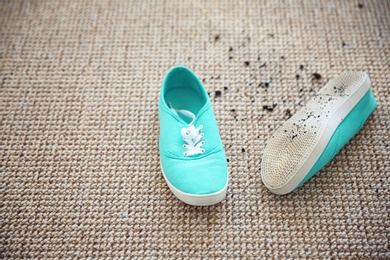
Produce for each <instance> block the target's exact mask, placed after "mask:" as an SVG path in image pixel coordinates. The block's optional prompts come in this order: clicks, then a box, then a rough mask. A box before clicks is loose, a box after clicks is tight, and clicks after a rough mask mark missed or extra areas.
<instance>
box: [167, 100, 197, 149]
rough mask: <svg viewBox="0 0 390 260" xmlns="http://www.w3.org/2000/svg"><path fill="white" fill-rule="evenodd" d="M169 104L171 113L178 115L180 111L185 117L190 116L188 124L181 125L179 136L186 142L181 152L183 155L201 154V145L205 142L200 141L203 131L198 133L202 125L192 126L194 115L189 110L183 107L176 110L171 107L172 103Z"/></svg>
mask: <svg viewBox="0 0 390 260" xmlns="http://www.w3.org/2000/svg"><path fill="white" fill-rule="evenodd" d="M170 106H171V110H172V111H173V113H175V115H178V113H180V114H182V115H184V116H186V117H189V118H192V121H191V123H189V124H188V127H183V128H182V129H181V136H182V138H183V140H184V141H185V142H186V144H183V147H184V148H185V149H187V150H186V151H185V152H183V154H184V156H191V155H196V154H203V153H204V152H205V149H204V148H202V147H201V146H203V145H204V143H205V142H204V141H201V139H202V138H203V137H204V133H200V130H202V129H203V126H202V125H199V126H198V127H195V126H194V121H195V118H196V117H195V115H194V114H193V113H191V112H190V111H188V110H184V109H180V110H176V109H174V108H173V107H172V105H170Z"/></svg>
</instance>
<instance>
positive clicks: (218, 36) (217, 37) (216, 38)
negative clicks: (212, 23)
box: [214, 34, 221, 42]
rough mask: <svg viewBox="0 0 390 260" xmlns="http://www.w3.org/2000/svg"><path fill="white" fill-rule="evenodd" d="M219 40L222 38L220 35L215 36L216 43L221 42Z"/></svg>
mask: <svg viewBox="0 0 390 260" xmlns="http://www.w3.org/2000/svg"><path fill="white" fill-rule="evenodd" d="M219 38H221V36H220V35H219V34H217V35H215V36H214V41H215V42H217V41H219Z"/></svg>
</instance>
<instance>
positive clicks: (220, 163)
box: [159, 66, 228, 194]
mask: <svg viewBox="0 0 390 260" xmlns="http://www.w3.org/2000/svg"><path fill="white" fill-rule="evenodd" d="M172 108H174V109H176V110H187V111H190V112H192V113H193V114H194V115H195V120H194V121H193V125H194V126H195V127H198V126H200V125H202V126H203V129H201V133H203V134H204V136H203V137H202V139H201V140H202V141H204V145H203V146H202V148H203V149H204V153H201V154H195V155H191V156H185V155H184V152H185V151H186V149H185V148H184V147H183V145H184V144H185V142H184V141H183V137H182V134H181V131H182V129H183V128H186V127H188V126H189V124H190V122H191V118H188V117H187V116H185V115H182V114H180V113H175V112H174V111H173V109H172ZM159 119H160V139H159V149H160V161H161V166H162V168H163V171H164V174H165V177H166V179H167V180H168V181H169V182H170V183H171V184H172V185H173V186H174V187H175V188H176V189H178V190H180V191H182V192H185V193H189V194H210V193H214V192H218V191H220V190H221V189H222V188H224V187H225V185H226V184H227V179H228V175H227V162H226V156H225V152H224V149H223V146H222V141H221V138H220V135H219V132H218V127H217V123H216V120H215V117H214V113H213V110H212V106H211V103H210V99H209V97H208V94H207V92H206V90H205V89H204V87H203V84H202V82H201V81H200V80H199V79H198V78H197V77H196V75H195V74H194V73H193V72H192V71H191V70H189V69H188V68H186V67H184V66H176V67H173V68H172V69H171V70H170V71H169V72H168V73H167V75H166V77H165V79H164V82H163V85H162V88H161V93H160V100H159Z"/></svg>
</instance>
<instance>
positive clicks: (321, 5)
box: [0, 0, 390, 259]
mask: <svg viewBox="0 0 390 260" xmlns="http://www.w3.org/2000/svg"><path fill="white" fill-rule="evenodd" d="M389 60H390V1H387V0H373V1H363V0H359V1H344V0H333V1H332V0H329V1H325V0H318V1H317V0H307V1H305V0H302V1H293V0H285V1H254V0H253V1H252V0H247V1H244V0H243V1H239V0H237V1H233V0H231V1H228V0H226V1H222V0H221V1H214V0H211V1H206V0H205V1H174V0H166V1H160V0H155V1H141V0H140V1H118V0H112V1H108V0H101V1H87V0H86V1H76V0H69V1H49V0H48V1H38V0H36V1H19V0H16V1H4V0H3V1H0V86H1V88H0V89H1V94H0V135H1V136H0V172H1V182H0V195H1V211H0V214H1V216H0V221H1V233H0V257H1V258H3V259H21V258H45V259H47V258H90V259H96V258H108V259H113V258H126V259H137V258H139V259H144V258H146V259H200V258H204V259H210V258H211V259H233V258H247V259H259V258H274V259H283V258H313V259H324V258H326V259H328V258H333V259H335V258H351V259H356V258H361V259H385V258H390V253H389V240H390V217H389V212H390V192H389V184H390V175H389V172H390V160H389V154H390V152H389V141H390V137H389V128H390V116H389V113H390V91H389V82H390V69H389ZM177 64H182V65H186V66H188V67H189V68H191V69H192V70H193V71H194V72H195V73H196V74H197V75H199V77H200V78H201V79H202V80H203V82H204V84H205V87H206V89H207V91H208V92H209V94H210V98H211V101H212V104H213V108H214V112H215V115H216V119H217V122H218V125H219V130H220V133H221V137H222V140H223V143H224V147H225V150H226V154H227V157H228V160H229V163H228V164H229V172H230V182H229V188H228V191H227V197H226V199H225V200H223V201H222V202H221V203H219V204H217V205H214V206H209V207H193V206H189V205H186V204H184V203H182V202H180V201H179V200H178V199H176V198H175V197H174V196H173V194H172V193H171V192H170V190H169V189H168V186H167V184H166V183H165V181H164V179H163V176H162V173H161V170H160V165H159V152H158V136H159V121H158V115H157V102H158V96H159V90H160V87H161V83H162V79H163V77H164V75H165V73H166V72H167V71H168V69H169V68H170V67H171V66H173V65H177ZM346 70H357V71H365V72H367V73H368V74H369V76H370V78H371V81H372V88H373V92H374V95H375V97H376V99H377V101H378V106H377V108H376V110H375V111H374V112H373V114H372V115H371V117H370V118H369V119H368V121H367V123H366V124H365V125H364V127H363V128H362V129H361V131H360V132H359V133H358V134H357V135H356V136H355V137H354V138H353V139H352V140H351V141H350V142H349V143H348V144H347V145H346V146H345V147H344V148H343V149H342V150H341V151H340V152H339V154H338V155H337V156H336V157H335V158H334V160H333V161H332V162H331V163H330V164H328V165H327V166H326V167H325V168H324V169H322V170H321V171H320V172H319V173H318V174H317V175H316V176H315V177H313V178H312V179H310V181H308V182H307V183H306V184H305V185H304V186H303V187H301V188H300V189H298V190H297V191H295V192H293V193H291V194H289V195H286V196H276V195H274V194H272V193H271V192H269V191H268V190H267V188H266V187H265V186H264V185H263V183H262V181H261V176H260V163H261V157H262V154H263V150H264V148H265V145H266V142H267V140H268V139H269V138H270V137H271V135H272V134H273V133H274V132H275V130H276V129H277V128H278V127H279V126H280V125H281V124H282V123H283V122H284V121H285V120H287V119H288V118H289V117H290V116H291V115H293V114H294V113H295V112H296V111H297V110H298V109H299V108H301V107H302V106H303V105H304V104H305V102H307V101H308V99H310V98H311V97H312V96H313V95H314V94H315V93H316V92H317V91H318V90H319V89H320V88H321V87H322V86H323V85H324V84H325V83H326V82H327V81H329V80H330V79H332V78H334V77H336V76H337V75H338V74H340V73H341V72H342V71H346Z"/></svg>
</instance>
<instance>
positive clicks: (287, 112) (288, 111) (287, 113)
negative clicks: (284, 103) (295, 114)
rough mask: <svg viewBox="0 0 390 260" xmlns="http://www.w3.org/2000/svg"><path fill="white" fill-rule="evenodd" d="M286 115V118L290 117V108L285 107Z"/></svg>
mask: <svg viewBox="0 0 390 260" xmlns="http://www.w3.org/2000/svg"><path fill="white" fill-rule="evenodd" d="M286 116H287V117H288V118H290V117H291V116H292V114H291V110H290V109H288V108H287V110H286Z"/></svg>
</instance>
